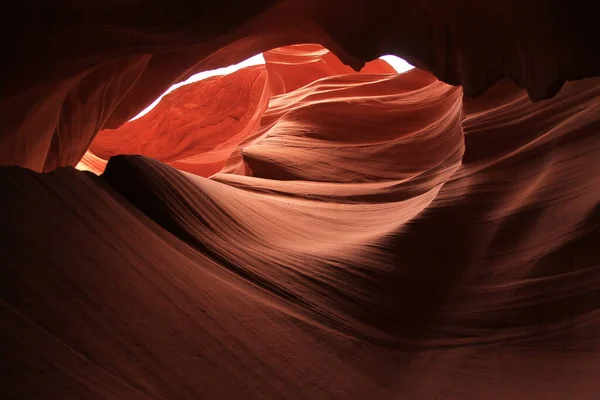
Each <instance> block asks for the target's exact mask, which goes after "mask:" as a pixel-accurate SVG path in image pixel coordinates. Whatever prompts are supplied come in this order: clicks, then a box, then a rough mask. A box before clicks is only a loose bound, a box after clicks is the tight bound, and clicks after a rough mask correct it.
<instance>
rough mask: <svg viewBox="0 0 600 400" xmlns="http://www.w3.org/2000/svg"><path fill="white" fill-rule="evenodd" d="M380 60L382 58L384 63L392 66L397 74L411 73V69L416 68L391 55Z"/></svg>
mask: <svg viewBox="0 0 600 400" xmlns="http://www.w3.org/2000/svg"><path fill="white" fill-rule="evenodd" d="M379 58H381V59H382V60H383V61H385V62H387V63H388V64H390V65H391V66H392V68H394V69H395V70H396V72H397V73H399V74H401V73H403V72H406V71H410V70H411V69H413V68H414V66H412V65H410V64H409V63H407V62H406V61H404V60H403V59H401V58H400V57H396V56H393V55H390V54H388V55H385V56H381V57H379Z"/></svg>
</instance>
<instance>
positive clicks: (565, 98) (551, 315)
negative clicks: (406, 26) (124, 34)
mask: <svg viewBox="0 0 600 400" xmlns="http://www.w3.org/2000/svg"><path fill="white" fill-rule="evenodd" d="M264 56H265V60H266V64H265V65H259V66H251V67H247V68H244V69H240V70H239V71H236V72H234V73H233V74H230V75H223V76H215V77H211V78H208V79H206V80H203V81H199V82H195V83H192V84H190V85H186V86H183V87H181V88H179V89H177V90H176V91H173V92H171V93H169V94H167V95H166V96H165V97H164V98H163V100H162V101H161V102H160V103H159V104H158V105H157V106H156V107H155V108H154V109H153V110H152V111H150V112H149V113H148V114H146V115H144V116H142V117H140V118H139V119H136V120H134V121H131V122H129V123H126V124H122V121H121V123H116V122H115V123H114V124H110V123H108V122H107V121H110V119H111V118H114V119H123V118H125V117H123V115H127V117H131V116H132V114H134V113H133V110H134V109H136V110H137V111H139V109H140V108H143V106H144V105H145V103H148V101H146V100H150V99H145V101H140V102H139V104H137V106H136V107H131V109H128V110H127V112H123V114H122V115H120V116H119V115H117V116H115V114H111V113H110V112H108V111H106V110H107V108H103V110H104V111H102V110H100V111H96V112H100V113H101V114H102V113H104V112H105V111H106V112H107V114H106V115H102V116H100V117H97V118H96V119H85V118H82V119H81V121H85V123H83V124H81V125H77V124H75V127H74V126H73V125H69V126H68V127H67V126H65V127H64V132H66V131H69V132H71V133H72V132H73V131H74V130H76V127H77V126H78V127H79V131H78V132H79V136H74V137H73V138H71V137H70V136H68V135H65V136H61V132H62V131H61V127H60V122H59V124H58V126H59V127H58V128H56V129H57V131H56V132H57V133H56V132H55V133H56V136H52V135H50V137H52V139H48V138H47V139H48V140H47V142H50V144H48V146H46V147H47V148H46V150H45V151H40V150H39V149H38V148H30V147H28V145H24V148H27V149H28V150H30V151H28V152H24V153H23V154H24V156H23V157H21V158H20V160H23V161H22V162H13V163H12V164H17V165H20V166H16V165H5V166H0V187H1V188H2V190H0V225H1V226H2V227H3V231H2V235H3V237H2V259H3V262H4V263H3V265H2V267H1V268H0V282H1V284H0V301H1V302H0V304H1V305H0V315H1V318H0V321H1V323H2V327H1V329H0V343H1V347H0V351H1V353H2V360H1V361H2V362H1V364H2V367H1V368H2V375H1V377H0V389H1V392H2V393H6V394H7V395H8V398H11V399H12V398H15V399H38V398H39V399H79V398H85V399H107V398H109V399H113V398H114V399H118V398H122V399H200V398H206V399H237V398H239V399H307V400H308V399H390V400H391V399H399V398H402V399H490V400H494V399H521V398H523V399H538V398H539V399H581V400H587V399H589V400H592V399H595V398H596V396H597V393H598V392H600V382H599V381H598V376H599V374H600V252H599V251H598V245H599V244H600V189H599V188H600V168H598V166H599V164H598V160H600V135H599V134H598V133H599V132H600V78H587V79H583V80H579V81H573V82H567V83H565V84H564V86H563V87H562V89H561V90H560V92H559V93H558V94H557V95H556V96H554V97H552V98H551V99H549V100H544V101H541V102H535V103H534V102H532V101H531V100H530V98H529V96H528V92H527V91H526V90H525V89H522V88H521V87H519V86H517V85H516V84H515V83H513V82H511V81H510V80H508V79H503V80H500V81H499V82H497V83H496V84H495V85H493V86H491V87H490V88H489V89H488V90H487V91H486V92H485V93H483V94H481V95H480V96H478V97H475V98H468V97H465V96H464V94H463V88H462V87H460V86H451V85H449V84H447V83H444V82H442V81H440V80H438V79H437V78H436V77H435V76H434V75H433V74H431V73H430V72H426V71H424V70H422V69H413V70H411V71H408V72H405V73H402V74H397V73H396V72H395V71H394V69H393V68H392V67H391V66H390V65H389V64H387V63H386V62H385V61H383V60H380V59H375V60H374V61H371V62H369V63H367V64H366V65H365V66H364V68H363V69H362V70H361V71H360V72H356V71H353V70H352V69H351V68H350V67H348V66H346V65H344V64H343V63H342V62H341V61H340V60H339V59H338V58H337V57H336V56H334V55H333V53H331V52H329V51H328V50H325V49H324V48H323V47H322V46H320V45H296V46H286V47H280V48H277V49H274V50H270V51H267V52H265V53H264ZM141 58H143V57H141ZM140 62H141V63H148V62H149V60H141V61H140ZM127 68H133V69H135V68H134V67H132V66H131V65H129V66H128V67H127ZM118 71H119V74H120V75H119V76H120V77H121V79H126V78H124V75H122V73H123V72H122V70H118ZM130 72H131V73H132V74H134V75H135V74H136V73H135V72H134V71H130ZM138 72H139V71H138ZM188 72H190V71H188ZM115 74H117V69H115ZM125 75H126V74H125ZM140 79H141V78H140ZM113 83H114V85H115V87H114V89H115V91H117V92H120V90H121V89H122V88H119V84H118V82H117V83H115V82H113ZM83 87H85V86H83ZM80 89H82V87H80ZM105 89H106V88H105ZM134 92H135V90H134ZM128 93H129V92H127V93H120V98H121V99H126V98H127V96H129V95H130V94H128ZM71 95H73V92H71ZM73 96H74V95H73ZM89 96H90V99H91V100H90V104H88V105H86V106H84V108H85V107H89V108H90V109H91V108H92V107H94V106H97V105H98V104H97V103H93V102H92V100H94V99H96V98H98V97H100V98H103V99H104V100H106V101H107V102H111V101H114V99H113V98H112V97H110V101H109V96H108V95H107V92H103V93H102V94H100V93H97V92H93V93H91V94H89ZM146 97H148V96H146ZM48 101H49V102H50V103H51V99H50V100H48ZM122 101H123V100H122ZM50 103H49V104H50ZM117 103H118V102H117ZM142 103H144V104H142ZM66 104H69V102H68V100H67V103H66ZM63 107H66V106H64V105H63ZM108 108H110V107H108ZM40 110H41V111H40V112H43V109H40ZM78 110H79V109H73V110H70V109H69V108H68V107H66V108H63V111H62V112H63V113H66V114H69V115H70V118H71V119H69V118H66V119H64V120H69V121H71V122H73V121H75V122H76V121H78V119H77V117H76V116H75V117H74V116H73V115H74V114H77V113H78V112H82V113H85V112H84V111H81V110H79V111H78ZM113 111H114V110H113ZM111 112H112V111H111ZM86 115H87V116H89V114H86ZM127 119H128V118H125V120H127ZM64 120H61V121H64ZM21 128H22V129H25V128H23V127H21ZM15 137H16V136H15ZM57 138H59V139H57ZM26 142H27V141H24V142H18V143H26ZM15 143H17V142H15ZM84 152H85V154H83V153H84ZM15 157H16V158H14V159H13V160H16V159H17V158H18V157H17V156H15ZM67 161H68V162H67ZM77 163H79V164H78V167H77V168H78V169H75V168H73V166H74V165H76V164H77ZM8 164H10V163H8ZM67 164H68V165H70V166H60V165H67ZM49 166H59V167H58V168H53V167H49ZM22 167H29V168H31V169H28V168H22ZM35 170H37V171H46V172H43V173H42V172H36V171H35Z"/></svg>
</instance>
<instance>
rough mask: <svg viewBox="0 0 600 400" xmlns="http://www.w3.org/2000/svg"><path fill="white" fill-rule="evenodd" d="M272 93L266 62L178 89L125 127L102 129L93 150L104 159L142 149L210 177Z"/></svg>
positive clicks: (252, 128)
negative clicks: (265, 66)
mask: <svg viewBox="0 0 600 400" xmlns="http://www.w3.org/2000/svg"><path fill="white" fill-rule="evenodd" d="M269 98H270V91H269V85H268V78H267V73H266V71H265V68H264V66H257V67H248V68H244V69H242V70H240V71H238V72H237V73H234V74H230V75H224V76H217V77H212V78H208V79H206V80H203V81H199V82H196V83H192V84H190V85H186V86H183V87H181V88H178V89H177V90H176V91H175V92H173V93H170V94H168V95H166V96H165V97H164V98H163V99H162V100H161V101H160V103H158V105H157V106H156V107H155V108H154V109H152V110H151V111H150V112H149V113H148V114H146V115H145V116H143V117H141V118H139V119H136V120H134V121H131V122H130V123H128V124H125V125H123V126H122V127H121V128H118V129H114V130H112V129H105V130H103V131H101V132H100V133H99V134H98V136H97V137H96V139H95V140H94V142H93V143H92V145H91V146H90V151H91V152H92V154H93V155H96V156H97V157H100V158H102V159H104V160H108V159H109V158H110V157H111V156H114V155H118V154H143V155H145V156H148V157H152V158H154V159H157V160H160V161H163V162H165V163H167V164H168V165H171V166H173V167H175V168H178V169H180V170H184V171H189V172H192V173H195V174H198V175H202V176H210V175H212V174H214V173H216V172H218V171H219V170H220V169H221V168H222V167H223V165H224V164H225V161H226V160H227V159H228V158H229V156H230V155H231V153H232V152H233V151H234V150H235V148H236V147H237V145H238V144H239V143H240V142H241V141H242V140H243V139H245V138H246V137H247V136H248V135H250V134H252V133H254V132H255V131H256V129H257V128H258V124H259V122H260V117H261V115H262V113H263V112H264V110H265V108H266V107H267V103H268V101H269Z"/></svg>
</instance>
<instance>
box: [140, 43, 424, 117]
mask: <svg viewBox="0 0 600 400" xmlns="http://www.w3.org/2000/svg"><path fill="white" fill-rule="evenodd" d="M379 58H381V59H382V60H384V61H385V62H387V63H388V64H390V65H391V66H392V68H394V69H395V70H396V72H398V73H399V74H401V73H403V72H406V71H409V70H411V69H413V68H414V67H413V66H412V65H410V64H409V63H407V62H406V61H404V60H403V59H401V58H400V57H396V56H393V55H385V56H381V57H379ZM264 63H265V58H264V57H263V55H262V53H261V54H257V55H255V56H253V57H250V58H249V59H247V60H244V61H242V62H240V63H238V64H234V65H230V66H229V67H224V68H218V69H213V70H211V71H203V72H200V73H198V74H195V75H192V76H191V77H189V78H188V79H187V80H185V81H183V82H179V83H177V84H175V85H173V86H171V87H170V88H169V89H168V90H167V91H166V92H165V93H163V94H162V95H161V96H160V97H159V98H158V99H156V100H154V102H153V103H152V104H150V105H149V106H148V107H146V108H145V109H144V110H143V111H142V112H140V113H139V114H138V115H136V116H135V117H133V118H131V119H130V121H133V120H136V119H138V118H140V117H142V116H144V115H146V114H148V112H149V111H150V110H152V109H153V108H154V107H156V105H157V104H158V103H159V102H160V100H161V99H162V98H163V97H164V96H165V95H166V94H168V93H171V92H172V91H173V90H175V89H177V88H180V87H182V86H184V85H189V84H190V83H194V82H198V81H201V80H203V79H206V78H210V77H211V76H218V75H228V74H231V73H233V72H235V71H237V70H238V69H242V68H245V67H250V66H252V65H261V64H264Z"/></svg>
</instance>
